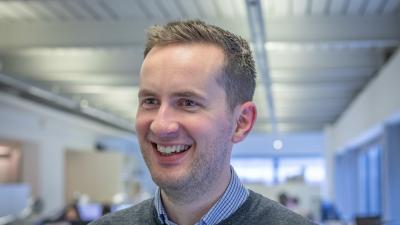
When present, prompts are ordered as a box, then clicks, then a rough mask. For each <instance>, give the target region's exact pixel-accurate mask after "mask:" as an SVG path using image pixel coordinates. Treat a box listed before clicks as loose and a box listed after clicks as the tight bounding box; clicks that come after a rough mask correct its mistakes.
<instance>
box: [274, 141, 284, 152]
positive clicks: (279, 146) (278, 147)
mask: <svg viewBox="0 0 400 225" xmlns="http://www.w3.org/2000/svg"><path fill="white" fill-rule="evenodd" d="M272 147H274V149H275V150H281V149H282V148H283V142H282V140H280V139H275V140H274V142H273V143H272Z"/></svg>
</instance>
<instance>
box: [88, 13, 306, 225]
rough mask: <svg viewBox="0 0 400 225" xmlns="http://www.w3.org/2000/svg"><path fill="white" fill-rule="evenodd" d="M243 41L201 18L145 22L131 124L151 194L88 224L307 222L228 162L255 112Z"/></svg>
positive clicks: (252, 72)
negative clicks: (243, 179)
mask: <svg viewBox="0 0 400 225" xmlns="http://www.w3.org/2000/svg"><path fill="white" fill-rule="evenodd" d="M254 89H255V68H254V60H253V58H252V55H251V51H250V49H249V46H248V44H247V42H246V41H245V40H244V39H242V38H240V37H238V36H236V35H234V34H232V33H230V32H228V31H225V30H223V29H221V28H219V27H216V26H212V25H208V24H205V23H203V22H201V21H183V22H173V23H169V24H167V25H165V26H154V27H152V28H151V29H150V30H149V33H148V40H147V45H146V50H145V52H144V61H143V64H142V68H141V74H140V91H139V96H138V97H139V107H138V111H137V114H136V131H137V135H138V138H139V142H140V146H141V151H142V155H143V157H144V159H145V161H146V163H147V166H148V168H149V170H150V173H151V176H152V178H153V180H154V182H155V183H156V184H157V185H158V186H159V188H158V190H157V192H156V194H155V197H154V198H152V199H149V200H146V201H144V202H142V203H140V204H138V205H136V206H133V207H131V208H128V209H125V210H122V211H119V212H116V213H113V214H110V215H107V216H105V217H103V218H101V219H100V220H98V221H96V222H94V223H92V224H96V225H97V224H121V225H128V224H132V225H133V224H135V225H136V224H138V225H139V224H140V225H143V224H168V225H173V224H178V225H194V224H198V225H212V224H221V225H223V224H252V225H254V224H271V225H272V224H273V225H280V224H287V225H289V224H296V225H302V224H312V223H311V222H309V221H307V220H306V219H303V218H302V217H301V216H299V215H297V214H295V213H293V212H291V211H289V210H288V209H286V208H284V207H282V206H280V205H279V204H278V203H276V202H273V201H271V200H269V199H267V198H265V197H262V196H261V195H259V194H256V193H254V192H252V191H250V190H247V189H246V188H244V187H243V185H242V184H241V183H240V181H239V179H238V177H237V175H236V173H235V171H234V169H233V168H232V167H231V166H230V157H231V152H232V147H233V144H235V143H237V142H240V141H242V140H243V139H244V138H245V137H246V136H247V134H248V133H249V132H250V131H251V129H252V127H253V125H254V122H255V120H256V106H255V104H254V103H253V102H252V98H253V94H254Z"/></svg>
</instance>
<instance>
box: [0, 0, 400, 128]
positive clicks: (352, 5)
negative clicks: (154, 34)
mask: <svg viewBox="0 0 400 225" xmlns="http://www.w3.org/2000/svg"><path fill="white" fill-rule="evenodd" d="M261 4H262V8H261V10H262V15H263V17H264V21H262V22H263V23H264V25H265V27H264V29H265V33H266V43H265V49H264V50H265V51H266V53H267V58H264V59H263V60H262V61H260V60H259V59H257V60H258V63H259V64H258V65H264V66H266V68H267V70H265V71H262V73H261V74H259V75H260V76H259V81H258V82H259V85H258V87H257V90H256V95H255V99H254V100H255V102H256V104H257V105H258V110H259V112H258V114H259V117H258V122H257V125H256V131H259V132H271V128H272V125H273V124H271V114H270V112H271V111H269V109H270V108H271V106H272V109H273V110H272V111H273V112H274V115H273V116H274V117H275V118H276V124H275V125H276V128H277V130H278V131H279V132H283V133H286V132H311V131H320V130H322V129H323V127H324V126H325V125H326V124H329V123H333V122H334V121H335V120H336V119H337V118H338V117H339V116H340V115H341V113H343V111H344V110H345V109H346V108H347V107H348V106H349V104H350V102H351V101H352V100H353V99H354V98H355V97H356V96H357V94H358V93H359V92H360V91H361V90H362V89H363V88H364V87H365V85H366V84H367V83H368V81H369V80H370V79H371V78H373V77H374V76H375V75H376V74H377V73H378V72H379V70H380V68H381V67H382V66H383V65H384V64H385V63H386V62H387V60H388V59H389V58H390V54H391V52H393V51H394V49H395V48H397V46H399V45H400V0H264V1H261ZM194 18H200V19H202V20H205V21H208V22H210V23H213V24H216V25H219V26H222V27H224V28H226V29H229V30H231V31H233V32H235V33H238V34H240V35H241V36H243V37H244V38H246V39H248V40H253V39H252V38H254V37H250V27H251V26H250V25H249V20H248V16H247V9H246V1H245V0H198V1H197V0H112V1H106V0H24V1H22V0H9V1H4V0H3V1H0V69H1V70H0V75H1V78H2V79H0V80H2V81H0V83H1V82H3V85H0V89H3V90H7V91H9V92H11V93H17V94H19V95H21V96H25V97H27V96H28V98H29V96H31V97H30V98H31V99H32V100H35V101H42V102H44V103H46V104H49V105H52V106H54V107H58V108H62V109H64V110H67V111H70V112H80V113H81V114H84V115H86V116H88V117H92V118H97V119H98V120H99V121H103V122H104V121H106V122H107V121H108V123H110V124H114V125H116V126H120V127H125V128H126V129H128V130H129V129H131V130H132V129H133V127H134V126H133V123H134V119H135V112H136V106H137V91H138V88H137V85H138V76H139V70H140V64H141V61H142V57H143V56H142V52H143V48H144V41H145V30H146V29H147V27H148V26H150V25H153V24H160V23H166V22H167V21H171V20H176V19H194ZM252 22H254V21H252ZM252 46H254V43H252ZM260 63H261V64H260ZM259 67H260V66H259ZM263 79H264V82H262V80H263ZM265 80H270V82H268V84H267V85H265ZM7 82H8V83H7ZM4 83H7V85H5V84H4ZM32 86H34V87H39V88H40V89H37V88H34V87H32ZM268 87H270V89H267V88H268ZM13 89H14V90H13ZM15 89H17V91H16V90H15ZM10 90H11V91H10ZM32 90H33V91H32ZM268 90H270V92H268ZM268 93H271V97H272V100H273V102H272V103H273V104H272V105H271V104H269V103H271V102H268V100H267V99H268V98H267V96H268ZM32 96H34V97H33V98H32ZM49 96H50V97H49ZM43 99H44V100H43ZM63 101H64V103H65V104H63V103H62V102H63ZM68 104H69V106H70V107H69V108H68V107H67V106H66V105H68Z"/></svg>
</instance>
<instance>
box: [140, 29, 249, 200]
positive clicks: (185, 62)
mask: <svg viewBox="0 0 400 225" xmlns="http://www.w3.org/2000/svg"><path fill="white" fill-rule="evenodd" d="M173 24H175V25H173ZM173 24H172V25H171V24H169V25H167V26H166V27H169V28H168V29H170V30H169V31H168V32H167V33H168V35H166V34H163V35H161V33H163V32H162V31H157V32H156V31H154V30H153V31H152V32H150V33H153V34H152V35H150V39H149V42H151V43H153V44H148V46H151V47H148V48H147V50H146V51H145V58H144V61H143V64H142V68H141V72H140V90H139V107H138V111H137V114H136V131H137V135H138V138H139V142H140V147H141V151H142V154H143V157H144V159H145V161H146V163H147V166H148V167H149V170H150V173H151V175H152V178H153V180H154V181H155V183H157V184H158V185H159V186H160V187H161V189H162V191H163V192H165V193H168V194H167V196H169V197H171V198H172V199H174V200H175V201H180V202H183V201H186V202H191V201H193V200H194V199H196V198H198V197H199V196H202V195H204V194H206V193H209V194H210V193H212V194H218V193H222V192H223V191H224V189H225V188H226V185H227V183H228V182H229V178H230V154H231V151H232V146H233V144H234V143H236V142H239V141H241V140H243V139H244V138H245V137H246V135H247V134H248V133H249V132H250V130H251V129H252V126H253V124H254V121H255V118H256V108H255V105H254V103H252V102H251V101H250V100H251V98H252V94H253V91H254V90H253V89H254V83H252V82H254V73H250V74H242V73H238V72H237V71H233V72H234V73H233V72H232V73H230V72H227V71H231V70H232V68H236V67H237V66H238V65H231V66H227V65H228V63H227V62H228V61H229V60H228V59H230V60H231V61H232V62H233V61H234V62H236V61H237V64H241V65H243V64H246V63H244V62H239V61H240V59H243V60H247V61H250V62H251V63H250V64H252V60H251V57H250V56H249V55H248V56H246V57H245V56H243V55H246V54H250V51H249V50H248V48H247V49H246V50H243V49H242V47H241V46H242V45H243V46H246V47H247V45H246V44H244V43H245V41H243V40H242V39H240V38H237V37H235V36H234V35H233V34H229V33H227V32H226V31H223V30H222V29H220V28H217V27H214V26H209V25H205V24H203V23H201V22H182V23H173ZM190 24H192V25H190ZM193 24H195V25H193ZM171 26H183V27H186V26H198V27H200V28H201V29H202V31H201V32H200V31H196V29H200V28H196V29H194V28H190V29H189V30H186V31H185V32H186V33H187V35H186V36H188V35H189V34H191V35H192V36H196V35H200V34H197V33H205V34H204V35H205V36H207V37H208V38H209V39H210V40H211V38H212V36H216V35H217V34H219V37H220V38H225V39H229V41H225V42H224V41H221V40H220V41H219V43H225V45H226V48H228V46H230V48H228V49H230V52H231V53H232V52H236V53H235V54H231V55H229V54H227V53H226V50H225V47H221V44H216V43H215V42H217V41H218V38H216V37H214V42H211V41H205V40H204V38H202V39H198V40H197V39H195V40H197V41H195V40H194V39H193V38H190V41H189V39H188V40H187V41H179V42H178V41H167V40H169V39H168V38H167V37H168V36H174V33H175V34H176V35H177V36H182V35H183V33H182V32H181V31H174V29H173V28H172V27H171ZM153 29H159V30H162V29H167V28H165V27H164V28H162V27H158V28H153ZM178 30H179V29H178ZM207 30H212V32H211V31H207ZM206 31H207V32H206ZM156 33H158V35H157V34H156ZM204 35H200V36H204ZM160 36H165V37H164V38H163V40H164V41H162V42H161V41H154V40H155V39H157V40H161V39H160V38H156V37H160ZM183 36H185V35H183ZM231 42H233V43H235V44H229V45H228V44H226V43H231ZM225 45H224V46H225ZM243 52H246V53H243ZM240 54H242V56H238V55H240ZM235 57H236V59H234V60H233V58H235ZM250 67H251V66H250ZM227 68H228V69H227ZM241 70H244V69H243V68H242V69H241ZM250 70H251V69H250ZM247 72H248V71H247ZM246 76H250V78H249V77H246ZM232 77H233V78H232ZM231 78H232V79H231ZM243 80H245V81H243ZM240 82H247V83H248V84H250V86H251V87H252V88H250V89H251V90H250V91H249V90H247V89H246V88H243V86H245V85H244V84H243V83H240ZM236 86H237V87H236ZM235 88H239V90H236V89H235ZM241 90H243V91H246V93H247V94H246V95H243V93H241V92H242V91H241ZM231 92H233V93H231ZM236 95H240V98H239V97H238V96H236ZM243 96H244V97H243ZM229 99H234V100H229ZM209 197H210V196H209ZM214 197H215V196H214Z"/></svg>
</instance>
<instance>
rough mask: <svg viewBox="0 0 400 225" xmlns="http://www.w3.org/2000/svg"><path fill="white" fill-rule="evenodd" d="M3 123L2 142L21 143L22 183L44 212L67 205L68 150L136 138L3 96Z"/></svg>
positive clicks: (0, 107) (0, 115)
mask: <svg viewBox="0 0 400 225" xmlns="http://www.w3.org/2000/svg"><path fill="white" fill-rule="evenodd" d="M0 124H1V126H0V140H1V139H3V140H10V141H15V142H18V143H21V145H22V150H23V152H22V154H23V157H25V158H24V159H23V160H22V161H23V164H24V165H25V166H24V165H23V167H25V168H24V169H23V171H24V172H25V173H24V174H23V180H24V181H26V182H29V183H31V184H32V186H33V188H32V190H33V194H34V195H36V196H38V197H41V198H42V199H43V200H44V204H45V213H49V212H51V210H54V209H60V208H61V207H62V206H63V205H64V151H65V150H66V149H80V150H88V151H91V150H92V149H94V146H95V143H96V140H97V139H99V138H101V137H104V136H107V137H113V136H115V137H119V138H127V139H134V138H135V137H134V135H133V134H131V133H127V132H122V131H119V130H117V129H114V128H111V127H108V126H105V125H101V124H98V123H95V122H92V121H90V120H87V119H83V118H80V117H77V116H74V115H71V114H68V113H64V112H60V111H57V110H54V109H49V108H48V107H44V106H43V105H38V104H36V103H32V102H29V101H26V100H22V99H20V98H18V97H15V96H10V95H7V94H3V93H0ZM31 150H32V151H36V152H35V154H32V152H30V151H31ZM24 152H25V153H24ZM35 158H36V162H34V161H35ZM28 164H29V165H28ZM35 180H36V181H37V182H36V183H35Z"/></svg>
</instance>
